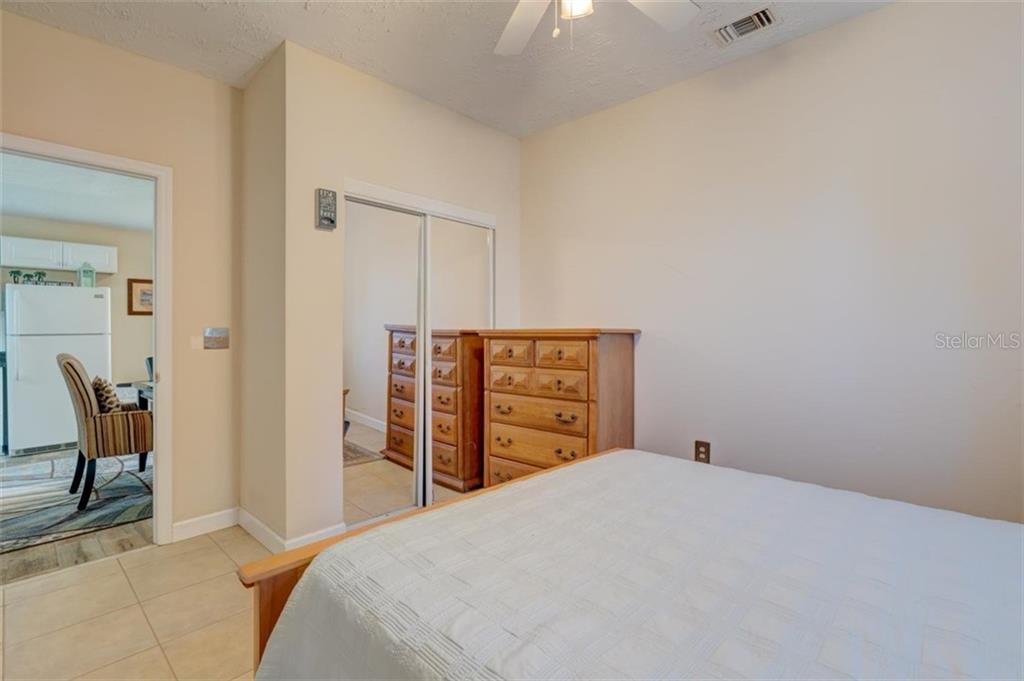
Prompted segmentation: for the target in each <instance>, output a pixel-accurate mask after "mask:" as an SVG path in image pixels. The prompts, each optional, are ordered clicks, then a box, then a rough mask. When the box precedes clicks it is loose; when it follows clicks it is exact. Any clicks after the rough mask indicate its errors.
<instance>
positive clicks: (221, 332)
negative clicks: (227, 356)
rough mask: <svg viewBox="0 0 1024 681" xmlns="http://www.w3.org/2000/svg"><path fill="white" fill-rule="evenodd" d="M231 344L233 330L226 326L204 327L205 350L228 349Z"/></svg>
mask: <svg viewBox="0 0 1024 681" xmlns="http://www.w3.org/2000/svg"><path fill="white" fill-rule="evenodd" d="M230 344H231V330H230V329H228V328H227V327H224V326H208V327H206V328H205V329H203V349H204V350H227V349H228V347H229V346H230Z"/></svg>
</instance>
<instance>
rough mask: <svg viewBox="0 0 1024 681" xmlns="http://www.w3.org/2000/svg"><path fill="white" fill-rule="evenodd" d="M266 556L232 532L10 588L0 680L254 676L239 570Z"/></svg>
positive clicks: (4, 604) (1, 632)
mask: <svg viewBox="0 0 1024 681" xmlns="http://www.w3.org/2000/svg"><path fill="white" fill-rule="evenodd" d="M268 555H270V553H269V551H267V550H266V549H265V548H264V547H263V546H262V545H261V544H259V543H258V542H257V541H256V540H255V539H253V538H252V537H251V536H249V535H248V534H247V533H246V532H245V531H244V530H243V529H241V528H240V527H231V528H228V529H226V530H220V531H217V532H213V533H211V534H209V535H203V536H200V537H195V538H193V539H189V540H186V541H182V542H178V543H175V544H168V545H165V546H150V547H147V548H143V549H139V550H136V551H131V552H129V553H125V554H123V555H120V556H117V557H112V558H105V559H101V560H97V561H94V562H89V563H85V564H83V565H79V566H75V567H72V568H68V569H65V570H61V571H59V572H54V573H51V574H48V575H43V576H40V577H34V578H31V579H27V580H22V581H18V582H15V583H13V584H8V585H6V586H4V587H3V588H2V589H0V599H2V600H0V650H2V657H0V678H2V679H6V680H9V681H13V680H16V679H76V678H83V679H86V678H87V679H175V678H177V679H226V680H230V679H243V678H251V676H252V597H251V594H250V593H249V592H248V591H247V590H246V589H245V588H244V587H242V585H241V584H240V583H239V581H238V578H237V577H236V576H235V571H236V570H237V568H238V566H239V565H241V564H243V563H247V562H249V561H252V560H256V559H259V558H263V557H266V556H268Z"/></svg>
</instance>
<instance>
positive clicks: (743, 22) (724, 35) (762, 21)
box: [715, 8, 775, 45]
mask: <svg viewBox="0 0 1024 681" xmlns="http://www.w3.org/2000/svg"><path fill="white" fill-rule="evenodd" d="M774 23H775V15H774V14H772V13H771V10H769V9H767V8H766V9H763V10H761V11H760V12H754V13H753V14H751V15H750V16H749V17H743V18H742V19H739V20H738V21H734V22H732V23H731V24H728V25H727V26H723V27H722V28H720V29H718V30H717V31H715V36H716V37H717V38H718V41H719V42H720V43H722V44H723V45H729V44H730V43H734V42H736V41H737V40H739V39H740V38H742V37H744V36H747V35H750V34H751V33H754V32H755V31H760V30H761V29H763V28H768V27H769V26H771V25H772V24H774Z"/></svg>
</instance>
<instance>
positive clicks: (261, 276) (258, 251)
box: [237, 49, 287, 537]
mask: <svg viewBox="0 0 1024 681" xmlns="http://www.w3.org/2000/svg"><path fill="white" fill-rule="evenodd" d="M284 58H285V54H284V49H279V50H277V52H275V53H274V54H273V56H271V58H270V59H269V60H268V61H267V63H266V64H265V65H264V66H263V68H262V69H261V70H260V71H259V73H257V74H256V76H255V77H254V78H253V80H252V82H250V83H249V87H247V88H246V90H245V94H244V97H243V109H242V147H243V155H242V169H243V174H244V177H245V182H244V183H243V185H244V186H243V190H242V206H243V208H242V215H243V229H242V230H241V234H240V236H239V252H240V254H241V257H240V259H239V270H240V272H239V277H240V285H239V294H240V295H239V296H238V299H239V303H240V313H239V321H240V329H241V333H240V334H239V337H238V341H239V342H238V346H237V347H238V348H239V361H240V364H239V372H238V376H239V402H240V412H241V414H240V419H239V428H240V432H239V440H240V444H241V446H242V452H244V456H242V457H241V471H240V473H241V499H240V500H241V506H242V508H244V509H246V510H247V511H248V512H249V513H251V514H252V515H254V516H255V517H256V518H257V519H259V520H260V521H261V522H263V523H264V524H266V525H267V526H268V527H270V528H271V529H272V530H273V531H274V532H276V533H277V534H278V535H279V536H282V537H283V536H284V534H285V457H284V452H285V439H284V436H285V431H284V426H285V424H284V418H283V415H284V399H285V394H284V386H285V364H284V361H285V323H286V321H287V320H286V314H285V307H284V305H285V299H284V294H285V289H284V278H285V269H284V266H285V262H284V249H285V222H284V220H285V203H284V173H285V96H284V95H285V92H284V87H285V82H284V76H285V70H284Z"/></svg>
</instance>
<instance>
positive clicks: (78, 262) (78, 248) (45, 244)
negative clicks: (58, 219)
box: [0, 236, 117, 274]
mask: <svg viewBox="0 0 1024 681" xmlns="http://www.w3.org/2000/svg"><path fill="white" fill-rule="evenodd" d="M83 263H89V264H90V265H92V266H93V268H94V269H95V270H96V271H97V272H99V273H100V274H115V273H116V272H117V247H116V246H101V245H99V244H80V243H75V242H71V241H50V240H48V239H27V238H24V237H18V236H4V237H0V265H2V266H4V267H14V268H20V269H25V270H70V271H75V270H77V269H78V268H79V267H81V266H82V264H83Z"/></svg>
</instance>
